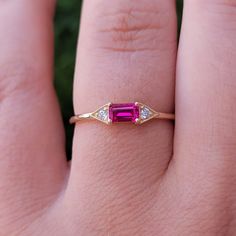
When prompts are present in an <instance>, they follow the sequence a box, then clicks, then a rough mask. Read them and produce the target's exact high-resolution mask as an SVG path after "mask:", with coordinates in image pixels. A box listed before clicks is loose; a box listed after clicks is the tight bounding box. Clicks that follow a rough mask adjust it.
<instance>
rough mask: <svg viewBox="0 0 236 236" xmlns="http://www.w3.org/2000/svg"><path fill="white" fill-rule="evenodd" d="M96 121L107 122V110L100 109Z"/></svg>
mask: <svg viewBox="0 0 236 236" xmlns="http://www.w3.org/2000/svg"><path fill="white" fill-rule="evenodd" d="M97 117H98V119H100V120H102V121H107V119H108V110H107V109H106V108H102V109H101V110H99V111H98V113H97Z"/></svg>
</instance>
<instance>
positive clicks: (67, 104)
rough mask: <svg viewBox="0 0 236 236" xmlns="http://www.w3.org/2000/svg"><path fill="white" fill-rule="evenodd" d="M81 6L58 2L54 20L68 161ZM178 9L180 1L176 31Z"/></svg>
mask: <svg viewBox="0 0 236 236" xmlns="http://www.w3.org/2000/svg"><path fill="white" fill-rule="evenodd" d="M91 1H92V0H91ZM111 1H112V0H111ZM147 1H148V0H147ZM81 6H82V0H58V3H57V10H56V17H55V87H56V90H57V94H58V97H59V102H60V106H61V112H62V115H63V121H64V126H65V131H66V151H67V156H68V159H70V157H71V146H72V137H73V129H74V127H73V126H71V125H69V123H68V121H69V118H70V116H71V115H72V114H73V105H72V86H73V76H74V65H75V56H76V46H77V38H78V33H79V25H80V13H81ZM182 7H183V1H182V0H177V12H178V21H179V29H180V23H181V18H182Z"/></svg>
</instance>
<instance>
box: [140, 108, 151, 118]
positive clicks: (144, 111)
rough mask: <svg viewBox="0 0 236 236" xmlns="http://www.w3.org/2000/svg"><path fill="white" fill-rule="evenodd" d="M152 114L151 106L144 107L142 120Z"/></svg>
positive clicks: (141, 115) (141, 114)
mask: <svg viewBox="0 0 236 236" xmlns="http://www.w3.org/2000/svg"><path fill="white" fill-rule="evenodd" d="M151 115H152V112H151V111H150V109H149V108H147V107H142V108H141V113H140V117H141V119H142V120H146V119H148V118H149V117H150V116H151Z"/></svg>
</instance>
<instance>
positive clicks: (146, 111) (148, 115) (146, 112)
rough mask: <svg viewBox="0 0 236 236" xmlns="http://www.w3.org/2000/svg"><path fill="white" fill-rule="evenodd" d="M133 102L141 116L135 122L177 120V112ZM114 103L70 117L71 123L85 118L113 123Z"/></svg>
mask: <svg viewBox="0 0 236 236" xmlns="http://www.w3.org/2000/svg"><path fill="white" fill-rule="evenodd" d="M132 104H133V106H134V107H135V106H136V107H137V108H136V109H138V110H139V112H138V114H139V117H137V118H136V119H135V120H134V122H133V123H135V124H143V123H145V122H147V121H149V120H151V119H160V120H175V114H171V113H162V112H157V111H155V110H153V109H152V108H150V107H149V106H147V105H145V104H143V103H139V102H135V103H132ZM132 104H131V105H132ZM112 105H113V104H112V103H108V104H105V105H104V106H102V107H100V108H99V109H97V110H96V111H94V112H91V113H84V114H79V115H75V116H73V117H71V118H70V123H71V124H75V123H77V122H79V121H83V120H98V121H101V122H103V123H105V124H111V123H113V121H112V120H111V119H110V117H109V111H110V109H111V107H112ZM116 105H121V106H122V105H125V104H116ZM129 105H130V104H129ZM121 109H122V108H121Z"/></svg>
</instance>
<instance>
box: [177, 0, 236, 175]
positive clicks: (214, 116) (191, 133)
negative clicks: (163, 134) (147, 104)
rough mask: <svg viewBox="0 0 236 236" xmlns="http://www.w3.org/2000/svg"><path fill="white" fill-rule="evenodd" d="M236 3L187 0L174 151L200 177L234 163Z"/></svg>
mask: <svg viewBox="0 0 236 236" xmlns="http://www.w3.org/2000/svg"><path fill="white" fill-rule="evenodd" d="M235 3H236V1H224V0H216V1H210V0H209V1H188V0H186V1H185V10H184V17H183V29H182V34H181V43H180V50H179V60H178V79H177V101H176V109H177V117H178V118H177V122H176V140H175V154H176V158H178V159H180V162H179V163H180V165H181V164H183V163H185V164H184V166H185V167H187V166H188V168H187V169H186V171H187V172H188V173H193V174H195V175H198V177H201V175H199V173H203V174H214V173H216V172H217V173H218V171H220V172H221V173H227V175H228V174H231V173H232V172H231V171H234V168H235V161H234V157H235V154H236V152H235V144H236V142H235V140H236V126H235V121H236V105H235V86H236V80H235V76H236V67H235V63H234V62H235V61H236V49H235V45H236V27H235V20H236V15H235V13H236V8H235ZM181 160H182V161H181ZM224 168H227V169H228V168H229V169H228V170H227V171H226V170H225V169H224ZM203 170H204V171H203ZM230 170H231V171H230Z"/></svg>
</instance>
